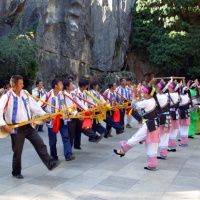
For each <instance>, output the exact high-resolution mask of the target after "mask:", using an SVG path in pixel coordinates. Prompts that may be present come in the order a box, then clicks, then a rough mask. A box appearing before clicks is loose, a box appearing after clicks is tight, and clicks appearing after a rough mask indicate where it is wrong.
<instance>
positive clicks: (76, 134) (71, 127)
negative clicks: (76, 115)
mask: <svg viewBox="0 0 200 200" xmlns="http://www.w3.org/2000/svg"><path fill="white" fill-rule="evenodd" d="M67 125H68V132H69V138H70V144H71V147H73V145H74V146H75V147H80V145H81V130H82V122H81V121H80V120H79V119H72V120H71V121H70V122H68V123H67Z"/></svg>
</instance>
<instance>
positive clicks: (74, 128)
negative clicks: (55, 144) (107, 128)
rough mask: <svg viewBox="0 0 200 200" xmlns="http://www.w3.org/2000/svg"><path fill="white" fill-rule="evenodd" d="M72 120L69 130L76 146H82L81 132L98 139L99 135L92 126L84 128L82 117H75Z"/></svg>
mask: <svg viewBox="0 0 200 200" xmlns="http://www.w3.org/2000/svg"><path fill="white" fill-rule="evenodd" d="M71 122H72V123H71ZM71 122H68V131H69V135H70V136H69V137H70V142H71V138H73V141H74V142H73V143H74V147H76V148H77V147H80V146H81V133H83V134H84V135H86V136H87V137H89V138H92V139H96V138H97V137H98V135H97V134H96V133H95V132H94V131H93V130H92V129H91V128H88V129H82V124H83V121H81V120H80V119H73V120H72V121H71ZM73 143H72V144H73Z"/></svg>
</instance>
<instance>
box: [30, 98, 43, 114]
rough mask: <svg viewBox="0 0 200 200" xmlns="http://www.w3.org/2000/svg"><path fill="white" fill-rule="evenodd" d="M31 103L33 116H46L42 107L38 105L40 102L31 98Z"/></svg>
mask: <svg viewBox="0 0 200 200" xmlns="http://www.w3.org/2000/svg"><path fill="white" fill-rule="evenodd" d="M29 102H30V110H31V112H32V113H33V114H37V115H38V116H44V115H46V112H44V110H43V109H42V108H41V106H40V105H38V102H36V101H35V100H34V99H33V98H32V97H29Z"/></svg>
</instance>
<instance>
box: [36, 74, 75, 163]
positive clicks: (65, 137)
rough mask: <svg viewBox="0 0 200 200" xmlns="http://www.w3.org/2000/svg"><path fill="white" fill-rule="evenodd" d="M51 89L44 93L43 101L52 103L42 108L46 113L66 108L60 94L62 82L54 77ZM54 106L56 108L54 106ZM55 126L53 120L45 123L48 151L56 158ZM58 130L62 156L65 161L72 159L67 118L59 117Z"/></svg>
mask: <svg viewBox="0 0 200 200" xmlns="http://www.w3.org/2000/svg"><path fill="white" fill-rule="evenodd" d="M51 86H52V90H50V91H49V92H48V93H47V94H46V99H45V101H46V102H48V103H49V104H51V105H53V106H54V107H52V106H49V105H45V107H44V110H45V111H46V112H47V113H51V114H53V113H56V112H58V111H59V110H63V109H66V105H65V101H64V96H63V94H62V89H63V83H62V81H61V80H59V79H57V78H56V79H54V80H52V83H51ZM38 103H39V102H38ZM55 107H56V108H55ZM54 126H55V121H54V124H52V123H47V127H48V136H49V146H50V153H51V156H52V157H53V158H54V159H55V160H59V159H58V154H57V147H56V145H57V134H56V133H57V132H54V131H55V130H54V128H53V127H54ZM58 129H59V130H58V131H59V132H60V134H61V138H62V142H63V150H64V156H65V160H66V161H72V160H74V159H75V157H74V156H72V148H71V145H70V139H69V134H68V120H66V119H60V126H59V127H58Z"/></svg>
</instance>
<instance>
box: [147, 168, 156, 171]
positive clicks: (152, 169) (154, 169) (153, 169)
mask: <svg viewBox="0 0 200 200" xmlns="http://www.w3.org/2000/svg"><path fill="white" fill-rule="evenodd" d="M144 169H146V170H151V171H156V170H157V168H149V167H144Z"/></svg>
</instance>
